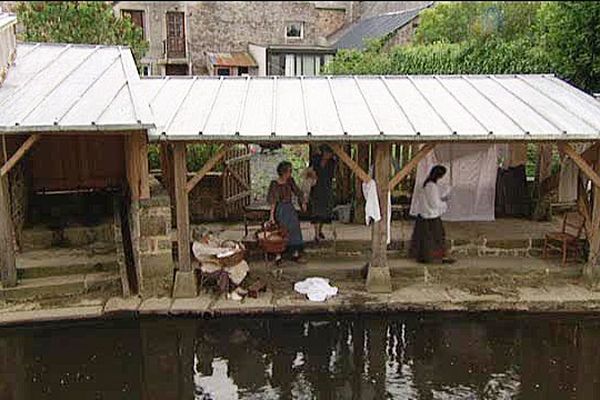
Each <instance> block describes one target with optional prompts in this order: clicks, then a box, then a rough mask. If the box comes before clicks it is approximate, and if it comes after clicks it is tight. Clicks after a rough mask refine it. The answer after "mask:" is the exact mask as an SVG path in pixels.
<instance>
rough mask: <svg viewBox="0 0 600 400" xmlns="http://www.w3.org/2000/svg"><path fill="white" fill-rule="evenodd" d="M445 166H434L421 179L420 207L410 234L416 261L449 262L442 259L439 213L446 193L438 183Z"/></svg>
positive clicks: (443, 209)
mask: <svg viewBox="0 0 600 400" xmlns="http://www.w3.org/2000/svg"><path fill="white" fill-rule="evenodd" d="M444 175H446V167H444V166H443V165H436V166H434V167H433V168H432V169H431V171H430V172H429V176H427V179H425V182H423V190H422V191H421V195H422V196H423V198H422V199H421V209H420V212H419V215H418V216H417V221H416V222H415V228H414V231H413V235H412V243H411V256H412V257H415V258H416V260H417V261H418V262H421V263H432V262H443V263H452V262H454V260H451V259H449V258H446V233H445V231H444V225H443V223H442V219H441V216H442V215H443V214H444V213H445V212H446V211H447V210H448V204H447V203H446V202H447V201H448V193H447V191H446V190H444V189H443V188H442V187H440V185H439V184H438V181H439V180H440V179H442V178H443V177H444Z"/></svg>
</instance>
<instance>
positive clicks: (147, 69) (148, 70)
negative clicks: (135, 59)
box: [142, 64, 152, 76]
mask: <svg viewBox="0 0 600 400" xmlns="http://www.w3.org/2000/svg"><path fill="white" fill-rule="evenodd" d="M150 75H152V66H151V65H150V64H145V65H142V76H150Z"/></svg>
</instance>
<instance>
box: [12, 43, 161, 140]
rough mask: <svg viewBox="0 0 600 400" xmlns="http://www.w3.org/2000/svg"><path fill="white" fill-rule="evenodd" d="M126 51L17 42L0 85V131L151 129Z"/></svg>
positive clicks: (117, 47) (129, 54) (134, 67)
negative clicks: (15, 50)
mask: <svg viewBox="0 0 600 400" xmlns="http://www.w3.org/2000/svg"><path fill="white" fill-rule="evenodd" d="M139 85H140V78H139V75H138V72H137V68H136V66H135V63H134V60H133V56H132V55H131V52H130V50H129V49H128V48H122V47H119V46H96V45H75V44H73V45H67V44H50V43H20V44H18V45H17V58H16V60H15V65H14V66H13V67H11V68H10V70H9V73H8V76H7V78H6V80H5V82H4V83H3V85H2V87H0V109H1V110H2V113H1V114H0V131H4V132H41V131H65V130H79V131H83V130H124V129H142V128H150V127H153V126H154V124H153V121H152V114H151V113H150V110H149V108H148V103H147V101H142V100H141V99H140V98H138V94H137V91H138V89H139Z"/></svg>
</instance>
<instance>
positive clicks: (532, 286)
mask: <svg viewBox="0 0 600 400" xmlns="http://www.w3.org/2000/svg"><path fill="white" fill-rule="evenodd" d="M362 264H363V263H361V262H360V261H357V260H356V259H350V258H349V259H344V258H339V257H338V258H336V259H335V260H326V261H323V260H319V261H312V262H311V263H309V264H308V265H305V266H297V265H292V264H290V265H287V266H284V267H282V268H281V269H277V270H273V269H269V268H268V267H266V266H265V265H264V263H254V264H252V265H251V274H250V276H249V278H248V279H249V280H251V281H253V280H256V279H260V280H261V281H263V282H265V283H266V284H267V291H266V292H264V293H261V294H260V296H259V297H258V298H256V299H252V298H245V299H244V300H243V301H235V300H228V299H226V298H225V297H224V296H219V295H217V294H215V293H212V292H210V291H208V290H202V293H201V294H200V295H199V296H198V297H196V298H193V299H172V298H170V297H151V298H140V297H130V298H120V297H102V295H101V294H99V295H98V296H97V297H95V298H94V297H93V296H91V297H90V296H89V295H88V296H86V297H82V298H77V297H74V298H68V299H62V300H54V301H45V302H36V301H35V300H29V301H23V302H18V303H6V302H5V303H0V325H15V324H30V323H37V322H47V321H62V320H88V319H101V318H113V317H121V316H127V317H134V318H135V317H139V316H146V315H162V316H182V315H193V316H199V317H211V316H220V315H228V316H234V315H235V316H243V315H291V314H314V313H374V312H377V313H386V312H389V313H392V312H397V311H414V312H418V311H467V312H482V311H518V312H536V313H537V312H594V311H597V310H600V291H596V290H594V289H593V288H591V287H589V286H588V285H586V284H585V283H584V282H583V281H582V280H581V279H580V278H579V275H580V268H579V267H578V266H569V267H560V266H558V265H557V264H555V263H553V262H548V261H545V260H540V259H537V258H518V257H512V258H511V257H473V258H462V259H459V261H458V262H457V263H456V264H455V265H452V266H428V267H427V268H424V267H423V266H421V265H417V264H414V263H412V262H411V261H409V260H406V259H393V260H390V268H391V272H392V279H393V289H394V290H393V291H392V293H389V294H372V293H367V292H366V291H365V290H364V281H363V280H362V279H361V268H362ZM308 276H323V277H327V278H329V279H330V280H331V283H332V285H334V286H337V287H338V288H339V294H338V295H337V296H336V297H334V298H331V299H329V300H327V301H325V302H322V303H317V302H310V301H308V300H307V299H306V298H305V297H304V296H303V295H300V294H298V293H296V292H294V290H293V284H294V282H297V281H299V280H302V279H304V278H306V277H308Z"/></svg>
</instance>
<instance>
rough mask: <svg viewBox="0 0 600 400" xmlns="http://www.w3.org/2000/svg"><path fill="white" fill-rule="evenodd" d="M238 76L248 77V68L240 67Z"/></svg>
mask: <svg viewBox="0 0 600 400" xmlns="http://www.w3.org/2000/svg"><path fill="white" fill-rule="evenodd" d="M237 70H238V76H242V75H248V67H238V69H237Z"/></svg>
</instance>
